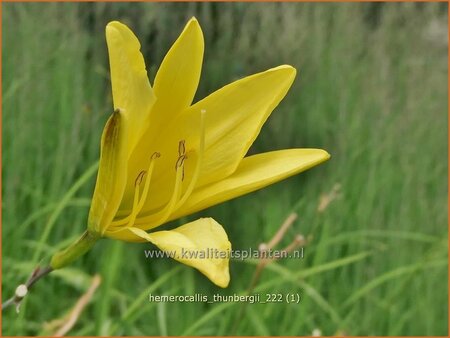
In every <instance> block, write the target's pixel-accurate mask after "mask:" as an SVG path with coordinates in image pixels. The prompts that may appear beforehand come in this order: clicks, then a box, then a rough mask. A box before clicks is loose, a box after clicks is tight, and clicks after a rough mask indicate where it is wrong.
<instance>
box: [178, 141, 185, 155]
mask: <svg viewBox="0 0 450 338" xmlns="http://www.w3.org/2000/svg"><path fill="white" fill-rule="evenodd" d="M185 154H186V141H185V140H181V141H180V142H178V156H183V155H185Z"/></svg>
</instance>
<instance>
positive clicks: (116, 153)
mask: <svg viewBox="0 0 450 338" xmlns="http://www.w3.org/2000/svg"><path fill="white" fill-rule="evenodd" d="M127 136H128V135H127V129H126V128H125V123H124V117H123V115H122V113H121V111H119V110H117V111H115V112H114V113H113V115H112V116H111V117H110V118H109V120H108V122H107V123H106V126H105V128H104V129H103V135H102V141H101V150H100V163H99V168H98V173H97V182H96V184H95V190H94V195H93V197H92V203H91V208H90V210H89V219H88V228H89V230H91V231H94V232H96V233H99V234H102V233H103V232H104V231H105V229H106V228H107V227H108V226H109V225H110V223H111V221H112V220H113V218H114V216H115V214H116V212H117V209H118V208H119V205H120V202H121V200H122V195H123V192H124V189H125V183H126V178H127V167H126V165H124V163H125V161H126V158H127V148H128V145H127V143H128V138H127Z"/></svg>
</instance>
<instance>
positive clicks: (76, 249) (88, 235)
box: [50, 230, 100, 270]
mask: <svg viewBox="0 0 450 338" xmlns="http://www.w3.org/2000/svg"><path fill="white" fill-rule="evenodd" d="M99 238H100V235H98V234H96V233H93V232H91V231H89V230H86V231H85V232H84V233H83V235H82V236H81V237H80V238H79V239H78V240H77V241H76V242H75V243H73V244H72V245H70V246H69V247H68V248H66V249H64V250H62V251H59V252H57V253H56V254H54V255H53V257H52V260H51V261H50V266H51V267H52V268H53V269H55V270H56V269H60V268H63V267H65V266H66V265H69V264H70V263H72V262H73V261H75V260H76V259H77V258H78V257H80V256H82V255H84V254H85V253H86V252H88V251H89V250H90V249H91V248H92V247H93V246H94V244H95V243H96V242H97V240H98V239H99Z"/></svg>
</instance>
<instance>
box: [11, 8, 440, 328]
mask: <svg viewBox="0 0 450 338" xmlns="http://www.w3.org/2000/svg"><path fill="white" fill-rule="evenodd" d="M2 7H3V11H2V14H3V17H2V25H3V26H2V27H3V36H2V39H3V57H2V71H3V78H2V81H3V103H2V104H3V106H2V108H3V119H2V127H3V129H2V132H3V148H2V161H3V171H2V175H3V176H2V179H3V185H2V194H3V195H2V196H3V204H2V217H3V218H2V236H3V237H2V238H3V241H2V248H3V249H2V255H3V259H2V276H3V278H2V298H3V299H5V298H6V297H7V296H8V295H10V294H11V293H12V292H13V290H14V288H15V287H16V286H17V284H18V283H20V282H22V281H23V280H24V279H25V278H26V277H27V275H28V274H29V273H30V271H31V270H32V268H33V267H34V266H35V265H36V264H37V263H38V262H39V261H40V260H41V259H43V258H45V257H48V256H49V255H50V254H51V253H52V252H54V251H55V250H56V249H57V248H60V247H62V246H64V245H65V244H67V243H68V242H70V241H71V240H72V239H73V238H74V237H75V236H77V235H78V234H80V233H81V232H82V231H83V229H84V228H85V227H86V216H87V212H88V208H89V203H90V197H91V194H92V189H93V184H94V176H95V162H96V161H97V158H98V153H99V139H100V134H101V131H102V128H103V125H104V123H105V121H106V119H107V118H108V116H109V114H110V113H111V109H112V103H111V95H110V84H109V74H108V61H107V55H106V43H105V39H104V27H105V25H106V23H107V22H108V21H110V20H121V21H123V22H125V23H126V24H128V25H129V26H130V27H131V28H132V29H133V30H134V31H135V32H136V34H137V35H138V37H139V38H140V40H141V42H142V45H143V52H144V54H145V56H146V61H147V64H148V68H149V73H150V78H151V79H153V78H154V74H155V72H156V69H157V66H158V65H159V63H160V62H161V60H162V58H163V56H164V54H165V52H166V51H167V50H168V48H169V47H170V45H171V43H172V42H173V41H174V40H175V39H176V37H177V35H178V34H179V32H180V31H181V29H182V27H183V25H184V24H185V22H186V21H187V19H188V18H189V17H190V16H192V15H195V16H196V17H197V18H198V20H199V21H200V24H201V25H202V28H203V30H204V34H205V42H206V50H205V60H204V68H203V72H202V79H201V84H200V88H199V91H198V93H197V96H196V100H198V99H199V98H202V97H204V96H205V95H207V94H208V93H210V92H212V91H214V90H215V89H217V88H219V87H220V86H222V85H224V84H226V83H229V82H231V81H233V80H235V79H237V78H240V77H243V76H245V75H249V74H252V73H254V72H257V71H262V70H264V69H266V68H270V67H273V66H276V65H279V64H283V63H288V64H292V65H293V66H295V67H296V68H297V69H298V70H299V76H298V77H297V80H296V82H295V84H294V86H293V87H292V89H291V90H290V92H289V94H288V95H287V97H286V98H285V100H284V101H283V102H282V104H281V105H280V106H279V107H278V108H277V109H276V110H275V112H274V113H273V115H272V116H271V118H270V119H269V121H268V122H267V124H266V125H265V127H264V128H263V131H262V133H261V135H260V136H259V138H258V139H257V141H256V143H255V144H254V145H253V146H252V148H251V150H250V152H251V153H256V152H262V151H268V150H274V149H282V148H289V147H317V148H319V147H321V148H324V149H326V150H328V151H329V152H330V153H331V154H332V159H331V160H330V161H329V162H328V163H326V164H324V165H322V166H320V167H317V168H314V169H313V170H311V171H310V172H307V173H304V174H301V175H299V176H296V177H293V178H290V179H288V180H286V181H284V182H281V183H278V184H276V185H274V186H271V187H269V188H266V189H264V190H261V191H259V192H256V193H253V194H251V195H248V196H245V197H241V198H239V199H238V200H234V201H231V202H228V203H225V204H223V205H219V206H216V207H214V208H211V209H209V210H206V211H203V212H201V213H199V215H208V216H212V217H214V218H216V219H217V220H218V221H219V222H220V223H221V224H223V225H224V226H225V228H226V230H227V232H228V234H229V237H230V240H231V242H232V243H233V247H234V248H235V249H239V248H248V247H253V248H256V247H257V246H258V244H259V243H261V242H264V241H267V240H268V239H270V237H271V236H272V235H273V233H274V232H275V231H276V230H277V228H278V227H279V225H280V224H281V223H282V221H283V220H284V218H285V217H286V216H287V215H288V214H289V213H290V212H291V211H296V212H298V214H299V220H298V221H297V222H296V223H295V226H294V229H291V230H290V231H289V232H288V235H287V239H286V240H285V242H283V244H288V243H289V241H290V239H291V238H292V237H293V236H294V235H295V234H296V233H302V234H304V235H308V236H312V238H313V239H312V241H311V242H310V244H308V246H307V247H306V249H305V258H304V259H303V260H295V259H291V260H284V261H280V262H278V263H275V264H273V265H271V266H269V267H268V268H267V269H266V271H264V273H263V276H262V280H261V281H260V283H259V284H258V286H257V288H256V291H258V292H261V293H262V294H265V293H266V292H267V293H277V292H283V293H286V292H289V293H301V294H302V300H301V302H300V304H299V305H292V304H285V303H281V304H277V303H272V304H258V305H256V304H253V305H248V306H247V307H246V312H245V315H244V316H243V317H242V320H241V321H240V324H239V326H238V328H237V330H236V331H234V332H233V331H232V328H233V326H234V323H235V321H236V317H237V316H238V315H239V313H240V312H239V311H240V307H241V304H239V303H224V304H204V303H159V304H156V303H149V302H148V301H147V296H148V293H149V292H152V293H154V294H161V295H162V294H182V295H191V294H194V293H203V294H209V295H212V294H215V293H220V294H233V293H242V292H245V290H246V289H247V287H248V285H249V283H250V280H251V277H252V274H253V271H254V269H255V265H254V264H252V262H250V261H246V262H240V261H233V262H231V275H232V282H231V284H230V287H229V288H228V289H226V290H218V289H217V288H216V287H215V286H214V285H212V284H211V283H210V282H209V281H207V280H206V278H205V277H203V276H202V275H200V274H199V273H198V272H197V271H194V270H193V269H190V268H188V267H184V266H179V264H178V263H176V262H172V261H169V260H158V261H148V260H146V259H145V258H144V255H143V249H144V248H147V247H148V246H146V245H134V244H127V243H121V242H114V241H110V240H108V241H102V242H101V243H99V245H97V246H96V248H94V250H93V251H92V252H90V253H89V254H87V255H86V256H85V257H83V258H82V259H81V260H80V261H78V262H76V264H74V265H73V267H72V268H68V269H65V270H61V271H59V272H58V273H55V274H54V276H53V274H52V275H51V276H49V277H47V278H46V280H45V281H42V282H40V283H39V284H37V285H36V287H35V288H34V289H33V291H32V294H31V295H30V296H29V297H28V299H27V301H26V302H25V303H24V304H23V305H22V309H21V312H20V314H19V315H16V314H15V312H14V311H12V310H11V311H7V312H5V313H4V315H3V321H2V322H3V327H2V332H3V335H35V334H45V333H46V331H45V329H44V327H43V324H44V323H45V322H49V321H51V320H53V319H55V318H59V317H61V316H63V315H64V313H66V312H67V311H68V309H69V308H70V307H71V306H72V305H73V304H74V303H75V302H76V300H77V299H78V298H79V297H80V295H81V294H82V292H83V291H84V290H85V289H86V285H87V283H89V278H90V277H89V276H90V275H93V274H95V273H97V272H99V273H100V274H101V276H102V278H103V283H102V285H101V287H100V288H99V290H98V291H97V294H96V296H95V298H94V301H93V302H92V303H91V304H90V305H89V306H88V307H87V308H86V310H85V312H83V313H82V315H81V317H80V319H79V321H78V323H77V324H76V326H75V327H74V329H73V330H71V332H70V334H73V335H96V334H98V335H166V334H168V335H180V334H196V335H228V334H232V333H235V334H241V335H310V334H311V333H312V331H313V330H314V329H320V330H321V332H322V333H323V334H326V335H332V334H338V333H340V334H344V333H345V334H351V335H446V334H447V330H448V322H447V319H448V310H447V306H448V304H447V299H448V296H447V295H448V290H447V284H448V283H447V282H448V280H447V263H448V262H447V252H448V246H447V238H448V232H447V135H448V130H447V125H448V123H447V103H448V102H447V101H448V99H447V72H448V69H447V4H437V3H426V4H425V3H420V4H412V3H410V4H408V3H405V4H370V3H364V4H307V3H278V4H274V3H259V4H258V3H220V4H219V3H214V4H213V3H183V4H181V3H178V4H176V3H165V4H163V3H133V4H128V3H114V4H113V3H64V4H63V3H60V4H51V3H46V4H43V3H41V4H38V3H27V4H25V3H5V4H3V5H2ZM93 165H94V167H92V166H93ZM336 184H339V185H340V187H341V193H340V197H339V198H338V199H336V200H334V201H333V202H331V203H330V205H329V206H328V207H327V208H326V209H325V210H324V211H323V212H318V204H319V201H320V198H321V196H322V195H323V194H326V193H329V192H330V191H332V189H333V187H334V186H335V185H336ZM186 219H194V217H189V218H186ZM186 219H184V221H185V220H186ZM182 221H183V220H181V221H178V222H176V223H179V224H181V223H182ZM47 333H48V332H47Z"/></svg>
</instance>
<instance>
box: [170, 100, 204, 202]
mask: <svg viewBox="0 0 450 338" xmlns="http://www.w3.org/2000/svg"><path fill="white" fill-rule="evenodd" d="M205 116H206V110H204V109H202V110H201V111H200V145H199V150H198V154H197V163H196V164H195V169H194V173H193V174H192V178H191V181H190V182H189V185H188V187H187V189H186V191H185V192H184V194H183V197H182V198H181V199H180V200H179V201H178V203H177V205H176V207H175V210H176V209H178V208H180V207H181V206H182V205H183V203H184V202H186V200H187V199H188V198H189V196H190V195H191V193H192V191H193V190H194V188H195V184H196V183H197V181H198V178H199V176H200V169H201V167H202V162H203V154H204V152H205ZM183 176H184V175H183Z"/></svg>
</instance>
